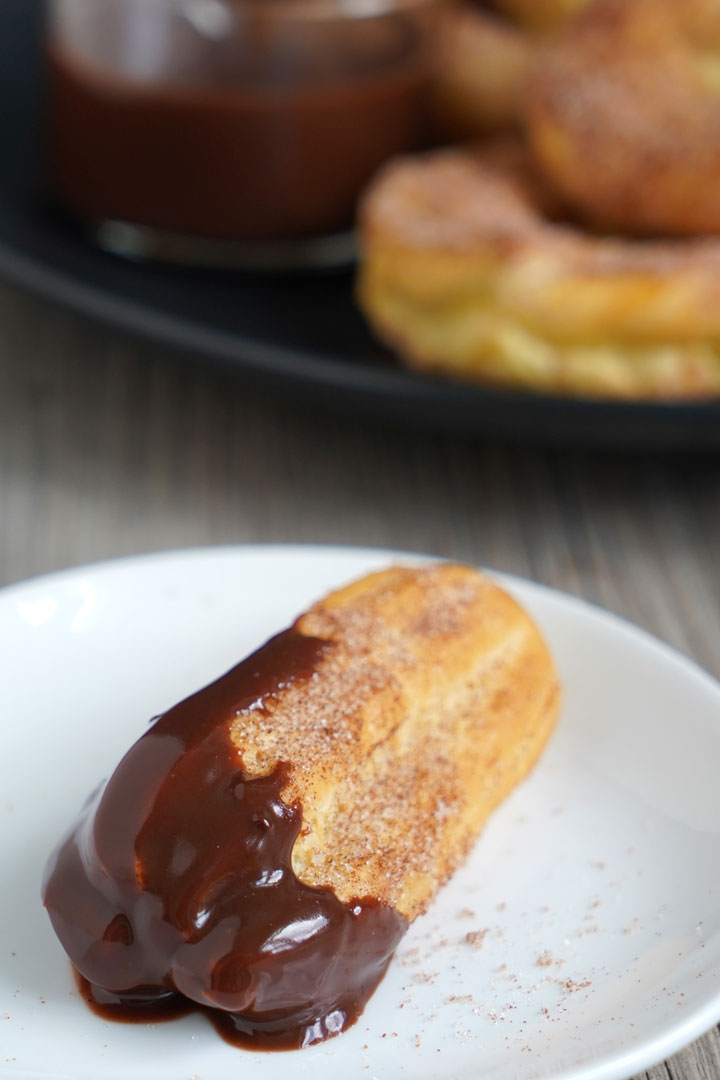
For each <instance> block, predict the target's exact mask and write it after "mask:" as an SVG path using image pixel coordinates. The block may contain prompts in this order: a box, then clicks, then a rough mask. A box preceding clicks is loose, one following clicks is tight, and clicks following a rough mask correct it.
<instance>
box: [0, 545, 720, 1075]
mask: <svg viewBox="0 0 720 1080" xmlns="http://www.w3.org/2000/svg"><path fill="white" fill-rule="evenodd" d="M402 558H403V557H402V556H398V555H394V554H392V553H388V552H371V551H359V550H348V549H335V548H294V547H293V548H291V547H255V548H239V549H237V548H236V549H233V548H230V549H221V550H209V551H196V552H181V553H177V554H170V555H161V556H153V557H149V558H142V559H132V560H127V561H122V562H116V563H109V564H104V565H100V566H96V567H91V568H89V569H80V570H74V571H70V572H68V573H65V574H59V575H54V576H52V577H47V578H42V579H39V580H37V581H34V582H30V583H28V584H24V585H20V586H15V587H13V588H11V589H7V590H5V591H4V592H3V593H2V594H0V656H1V657H2V662H1V667H2V679H1V680H0V718H1V719H0V865H1V866H2V888H1V890H0V1075H2V1076H12V1077H22V1078H24V1080H29V1078H33V1080H38V1078H41V1077H42V1078H50V1077H52V1078H55V1080H59V1078H63V1080H67V1078H72V1080H110V1078H114V1080H127V1078H128V1077H133V1078H134V1080H229V1078H233V1077H242V1078H243V1080H251V1078H263V1080H279V1078H280V1077H282V1080H288V1078H295V1077H304V1076H312V1077H314V1078H317V1080H330V1078H332V1080H337V1078H338V1077H342V1078H343V1080H354V1078H357V1080H361V1078H367V1080H372V1078H373V1077H374V1078H378V1080H400V1078H402V1077H408V1078H413V1080H431V1078H437V1080H458V1078H463V1080H471V1078H476V1077H477V1078H480V1077H482V1078H483V1080H493V1078H497V1080H500V1078H501V1080H513V1078H515V1077H522V1078H523V1080H531V1078H539V1077H552V1078H554V1080H561V1078H562V1080H571V1078H572V1080H580V1078H582V1080H591V1078H592V1080H601V1078H602V1080H610V1078H622V1077H628V1076H630V1075H632V1074H633V1073H635V1072H637V1071H638V1070H639V1069H641V1068H643V1067H645V1066H648V1065H649V1064H651V1063H653V1062H655V1061H658V1060H660V1059H662V1058H664V1057H666V1056H668V1055H669V1054H671V1053H672V1052H674V1051H675V1050H677V1049H679V1048H680V1047H681V1046H682V1045H684V1044H685V1043H687V1042H689V1041H690V1040H691V1039H693V1038H694V1037H695V1036H697V1035H700V1034H701V1033H702V1032H703V1031H704V1030H706V1029H707V1028H709V1027H710V1026H711V1025H712V1024H713V1023H714V1022H716V1021H717V1020H718V1019H720V902H719V901H720V798H718V785H717V780H716V776H717V769H718V762H719V761H720V687H719V686H718V684H717V683H715V682H714V681H713V680H711V679H710V678H708V677H707V676H706V675H704V674H703V673H702V672H701V671H699V670H698V669H697V668H696V667H694V666H693V665H692V664H690V663H689V662H688V661H686V660H684V659H683V658H682V657H680V656H678V655H677V654H676V653H674V652H672V651H671V650H670V649H668V648H666V647H665V646H663V645H661V644H660V643H659V642H657V641H655V640H654V639H652V638H650V637H649V636H648V635H647V634H645V633H643V632H641V631H639V630H636V629H633V628H632V627H630V626H628V625H627V624H625V623H622V622H620V621H619V620H617V619H615V618H613V617H612V616H610V615H607V614H604V613H602V612H600V611H598V610H595V609H593V608H590V607H588V606H587V605H585V604H582V603H579V602H577V601H575V600H571V599H569V598H567V597H564V596H561V595H558V594H556V593H553V592H550V591H548V590H546V589H543V588H540V587H538V586H535V585H530V584H528V583H526V582H521V581H517V580H512V579H510V580H508V579H503V580H504V581H505V584H506V585H507V587H508V588H510V589H511V591H512V592H514V593H515V594H516V595H517V596H518V598H519V599H520V600H521V602H522V603H524V604H525V605H526V606H527V607H528V608H529V609H530V611H531V612H532V613H533V615H534V616H535V617H536V619H537V620H538V622H539V624H540V625H541V627H542V629H543V631H544V632H545V634H546V635H547V638H548V639H549V642H550V644H551V647H552V649H553V652H554V654H555V657H556V659H557V662H558V665H559V668H560V671H561V676H562V679H563V683H564V687H565V708H564V711H563V715H562V719H561V722H560V725H559V727H558V730H557V732H556V734H555V736H554V737H553V740H552V742H551V744H550V746H549V747H548V750H547V752H546V753H545V755H544V756H543V758H542V760H541V762H540V764H539V766H538V767H537V769H536V770H535V772H534V773H533V775H532V776H531V778H530V779H529V780H528V781H527V782H526V783H525V784H524V785H522V787H521V788H519V789H518V790H517V791H516V792H515V793H514V794H513V795H512V797H511V798H510V799H509V800H508V801H507V802H506V803H505V804H504V805H503V807H502V808H501V809H500V810H499V811H498V813H496V815H495V816H494V818H493V819H492V821H491V822H490V824H489V826H488V828H487V829H486V831H485V833H484V835H483V836H482V837H481V839H480V842H479V843H478V845H477V847H476V848H475V851H474V853H473V855H472V857H471V859H470V861H469V863H468V864H467V866H466V867H465V868H464V869H463V870H462V871H461V872H460V873H459V874H458V875H457V876H456V877H455V879H454V880H453V881H452V882H451V884H450V885H449V886H448V887H446V888H445V889H444V890H443V892H442V893H441V895H440V897H439V899H438V901H437V902H436V903H435V905H434V906H433V908H432V910H431V912H430V913H429V914H428V915H427V916H425V917H424V918H422V919H419V920H418V921H417V922H416V923H415V925H414V926H413V927H412V928H411V930H410V932H409V933H408V935H407V937H406V938H405V940H404V942H403V943H402V945H401V947H400V949H399V952H398V955H397V958H396V960H395V961H394V962H393V964H392V966H391V968H390V970H389V972H388V975H387V977H386V978H385V980H384V982H383V983H382V985H381V986H380V988H379V990H378V991H377V993H376V994H375V996H374V997H373V998H372V1000H371V1002H370V1004H369V1006H368V1008H367V1009H366V1011H365V1013H364V1015H363V1016H362V1017H361V1018H360V1020H359V1022H358V1023H357V1025H356V1026H355V1027H354V1028H352V1029H351V1030H349V1031H348V1032H346V1033H345V1034H344V1035H342V1036H340V1037H339V1038H337V1039H335V1040H332V1041H330V1042H327V1043H324V1044H322V1045H320V1046H318V1047H313V1048H311V1049H308V1050H302V1051H297V1052H292V1053H285V1054H271V1053H260V1054H256V1053H250V1052H247V1051H243V1050H236V1049H233V1048H232V1047H230V1046H227V1045H226V1044H225V1043H223V1042H222V1041H221V1040H220V1039H219V1038H218V1036H217V1035H216V1034H215V1032H214V1030H213V1029H212V1028H211V1027H210V1025H209V1024H208V1023H207V1021H205V1020H204V1019H203V1018H202V1017H200V1016H191V1017H188V1018H186V1019H183V1020H181V1021H176V1022H173V1023H169V1024H157V1025H149V1026H142V1025H141V1026H124V1025H117V1024H109V1023H106V1022H104V1021H102V1020H100V1019H98V1018H97V1017H95V1016H94V1015H92V1014H91V1013H90V1012H88V1011H87V1009H86V1007H85V1005H84V1004H83V1003H82V1002H81V1001H80V999H79V998H78V996H77V993H76V991H75V989H74V986H73V982H72V979H71V976H70V971H69V968H68V964H67V962H66V960H65V958H64V955H63V953H62V952H61V949H60V946H59V945H58V943H57V941H56V939H55V937H54V935H53V933H52V931H51V929H50V925H49V922H48V919H47V917H46V915H45V913H44V911H43V909H42V908H41V906H40V901H39V887H40V877H41V874H42V869H43V864H44V862H45V859H46V857H47V855H48V853H49V852H50V850H51V848H52V847H53V845H54V844H55V841H56V840H57V838H58V836H59V834H60V833H61V832H62V831H63V830H64V829H65V827H66V825H67V824H68V823H69V822H70V821H71V820H72V818H73V817H74V815H75V813H76V812H77V810H78V808H79V807H80V805H81V804H82V802H83V801H84V799H85V796H86V795H87V794H88V792H89V791H90V789H91V788H93V787H94V786H95V785H96V783H97V782H98V780H99V779H101V778H102V777H103V776H106V775H107V774H108V772H109V771H110V770H111V769H112V768H113V766H114V765H115V763H116V762H117V761H118V759H119V757H120V755H121V754H122V752H123V751H124V750H125V749H126V748H127V746H128V745H129V744H130V743H131V742H132V741H133V740H134V739H135V738H136V737H137V736H138V735H140V734H141V733H142V732H143V731H144V730H145V725H146V723H147V718H148V717H150V716H152V715H154V714H156V713H159V712H161V711H162V710H163V709H165V708H166V707H168V706H169V705H171V704H172V703H173V702H174V701H175V700H177V699H178V698H180V697H181V696H183V695H185V694H187V693H188V692H190V691H192V690H194V689H196V688H198V687H199V686H200V685H202V684H204V683H205V682H207V681H208V680H209V679H210V678H212V677H214V676H216V675H218V674H219V673H221V672H222V671H224V670H225V669H226V668H228V667H229V666H231V665H232V664H233V663H235V662H236V661H237V660H238V658H240V657H241V656H242V655H244V654H245V653H246V652H248V651H249V650H250V649H251V648H253V647H254V646H256V645H258V644H259V643H261V642H262V641H263V640H264V639H265V638H266V637H268V636H269V635H270V634H271V633H273V632H274V631H276V630H277V629H279V628H281V627H282V626H283V625H284V624H286V623H287V622H288V621H289V620H290V619H291V618H292V616H293V615H294V614H296V613H297V612H299V611H300V610H302V609H303V608H304V607H305V606H307V604H308V603H309V602H310V601H312V600H313V599H315V598H316V597H318V596H319V595H321V594H322V593H324V592H325V591H327V590H328V589H329V588H331V587H333V586H335V585H338V584H341V583H342V582H344V581H347V580H349V579H351V578H353V577H354V576H358V575H360V574H362V573H364V572H366V571H368V570H370V569H373V568H376V567H378V566H381V565H387V564H388V563H390V562H392V561H398V560H400V559H402Z"/></svg>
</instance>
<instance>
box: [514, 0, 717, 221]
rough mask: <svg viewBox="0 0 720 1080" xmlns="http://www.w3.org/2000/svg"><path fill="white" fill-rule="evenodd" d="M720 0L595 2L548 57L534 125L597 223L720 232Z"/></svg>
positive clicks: (531, 104) (574, 199)
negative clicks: (719, 181)
mask: <svg viewBox="0 0 720 1080" xmlns="http://www.w3.org/2000/svg"><path fill="white" fill-rule="evenodd" d="M719 73H720V0H593V2H592V3H590V4H589V5H588V6H587V7H586V8H584V10H583V11H582V12H581V13H580V14H579V15H578V17H577V18H576V19H574V20H572V21H571V22H569V23H568V24H567V25H566V26H564V27H563V29H562V30H561V31H560V32H559V34H558V35H557V37H556V38H555V39H554V41H553V42H552V44H551V45H550V46H549V47H548V48H547V49H546V50H543V51H542V52H541V53H540V54H539V55H538V56H537V60H536V64H535V70H534V71H533V73H532V75H531V76H530V85H529V89H528V94H527V108H526V116H527V130H528V133H529V137H530V141H531V144H532V147H533V152H534V154H535V157H536V160H537V161H538V163H539V165H540V167H541V168H542V170H543V172H544V173H545V175H546V176H547V178H548V180H550V181H551V182H552V183H553V184H554V185H555V186H556V187H557V189H558V191H559V192H561V193H562V194H563V195H564V196H565V197H566V198H567V199H568V201H569V202H570V203H571V204H572V205H573V206H574V207H575V209H576V211H577V212H579V213H580V214H581V215H582V216H583V218H584V219H585V220H586V221H587V220H589V221H591V222H593V223H594V224H595V225H599V226H600V227H601V228H608V227H610V228H615V229H620V230H623V231H625V232H628V233H635V234H638V233H645V234H647V233H650V234H661V233H666V234H684V235H687V234H705V233H715V234H717V233H720V185H718V182H717V181H718V176H719V175H720V75H719Z"/></svg>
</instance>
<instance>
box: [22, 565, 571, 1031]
mask: <svg viewBox="0 0 720 1080" xmlns="http://www.w3.org/2000/svg"><path fill="white" fill-rule="evenodd" d="M558 699H559V692H558V684H557V679H556V675H555V671H554V669H553V664H552V661H551V659H550V656H549V654H548V651H547V648H546V646H545V644H544V642H543V639H542V637H541V636H540V634H539V632H538V630H537V629H536V627H535V626H534V625H533V623H532V622H531V620H530V618H529V617H528V616H527V614H526V613H525V612H524V611H523V610H522V608H520V607H519V606H518V604H517V603H516V602H515V601H514V600H513V599H511V598H510V596H508V595H507V594H506V593H505V592H503V591H502V590H501V589H500V588H498V587H497V586H496V585H495V584H493V583H492V581H490V580H489V579H488V578H486V577H484V576H483V575H482V574H480V573H478V572H477V571H475V570H473V569H470V568H468V567H463V566H454V565H434V566H431V567H428V568H425V569H390V570H387V571H385V572H381V573H377V574H373V575H371V576H369V577H366V578H363V579H362V580H360V581H357V582H355V583H354V584H351V585H349V586H347V587H346V588H343V589H340V590H339V591H338V592H335V593H332V594H331V595H330V596H328V597H327V598H326V599H325V600H322V601H320V602H319V603H317V604H316V605H315V606H314V607H312V608H310V610H309V611H308V612H307V613H306V614H304V615H302V616H301V617H300V618H299V619H298V620H297V621H296V622H295V623H294V625H293V626H291V627H290V629H288V630H286V631H284V632H283V633H281V634H279V635H278V636H277V637H275V638H272V639H271V640H270V641H269V642H268V643H267V644H266V645H264V646H263V647H262V648H261V649H259V650H258V651H257V652H256V653H254V654H253V655H252V656H250V657H249V658H248V659H247V660H244V661H243V662H242V663H241V664H239V665H238V666H237V667H235V668H233V669H232V670H231V671H230V672H228V673H227V674H226V675H224V676H223V677H222V678H221V679H219V680H218V681H217V682H215V683H213V684H211V685H210V686H209V687H207V688H206V689H204V690H201V691H200V692H199V693H197V694H195V695H194V696H192V697H190V698H188V699H187V700H186V701H183V702H181V704H179V705H177V706H175V708H173V709H171V710H170V711H169V712H167V713H165V714H164V715H163V716H161V717H160V718H159V719H157V720H156V721H155V722H154V723H153V725H152V727H151V728H150V729H149V730H148V731H147V733H146V734H145V735H143V737H142V738H141V739H140V740H139V741H138V742H137V743H136V744H135V745H134V746H133V747H132V748H131V749H130V750H129V751H128V753H127V754H126V756H125V757H124V758H123V760H122V761H121V762H120V764H119V765H118V767H117V769H116V771H115V773H114V774H113V776H112V777H111V778H110V780H109V781H108V782H107V784H105V785H104V786H103V787H102V788H101V789H100V790H99V791H98V793H97V794H96V795H95V796H94V797H93V799H92V800H91V801H90V803H89V804H88V806H87V807H86V808H85V810H84V812H83V814H82V816H81V818H80V821H79V823H78V824H77V825H76V826H75V828H74V829H73V831H72V832H71V833H70V835H69V837H68V838H67V839H65V840H64V841H63V842H62V843H61V845H60V847H59V848H58V849H57V851H56V852H55V854H54V855H53V857H52V859H51V861H50V863H49V865H48V868H47V871H46V877H45V882H44V889H43V895H44V902H45V905H46V907H47V908H48V911H49V914H50V918H51V920H52V923H53V926H54V928H55V930H56V932H57V934H58V936H59V938H60V940H61V942H62V944H63V945H64V947H65V949H66V951H67V952H68V954H69V956H70V959H71V960H72V962H73V964H74V965H75V966H76V968H77V969H78V971H79V972H80V973H81V974H82V976H84V978H85V979H86V980H87V981H88V983H87V984H86V989H87V992H88V995H89V997H90V998H92V999H93V1000H94V1001H95V1002H100V1003H102V1004H105V1005H106V1006H107V1007H108V1008H110V1010H111V1011H112V1008H113V1007H115V1008H116V1009H121V1010H123V1009H124V1010H126V1011H127V1010H128V1009H129V1008H132V1007H133V1005H134V1006H135V1007H136V1009H137V1012H138V1014H139V1015H140V1016H143V1015H146V1014H147V1015H148V1016H149V1017H152V1016H153V1009H156V1010H157V1009H160V1010H161V1011H163V1010H165V1011H167V1010H168V1009H170V1010H172V1008H173V1007H174V1005H175V1004H178V1003H182V1002H183V1001H185V1000H186V999H189V1001H190V1002H193V1003H197V1004H199V1005H200V1006H205V1007H208V1014H209V1015H210V1016H211V1018H213V1019H214V1021H215V1023H216V1025H217V1026H218V1027H219V1029H220V1030H221V1031H222V1032H223V1033H224V1034H225V1035H226V1036H227V1037H229V1038H230V1039H231V1041H236V1042H240V1043H243V1044H248V1043H249V1044H253V1045H261V1046H281V1047H289V1046H302V1045H307V1044H309V1043H312V1042H316V1041H318V1040H320V1039H323V1038H326V1037H328V1036H330V1035H334V1034H337V1033H338V1032H340V1031H341V1030H343V1028H345V1027H346V1026H347V1025H348V1024H350V1023H352V1022H353V1020H354V1019H356V1017H357V1016H358V1014H359V1012H360V1011H361V1010H362V1008H363V1006H364V1004H365V1002H366V1000H367V998H368V997H369V995H370V994H371V993H372V991H373V989H374V988H375V986H376V985H377V983H378V981H379V980H380V979H381V977H382V975H383V973H384V971H385V969H386V966H387V964H388V962H389V960H390V958H391V956H392V953H393V950H394V949H395V947H396V945H397V943H398V941H399V940H400V938H401V937H402V935H403V933H404V932H405V930H406V929H407V927H408V925H409V923H411V922H412V920H413V919H415V918H416V917H417V916H418V915H420V914H421V913H422V912H423V911H424V910H425V909H426V907H427V906H428V904H429V903H430V902H431V900H432V898H433V896H434V895H435V893H436V892H437V890H438V888H439V887H440V886H441V885H442V884H443V882H445V881H447V880H448V878H449V877H450V875H451V874H452V873H453V872H454V871H455V870H456V869H457V867H458V866H459V865H460V863H461V862H462V861H463V860H464V858H465V857H466V855H467V854H468V851H469V850H470V848H471V846H472V844H473V842H474V841H475V839H476V837H477V835H478V833H479V831H480V829H481V828H482V826H483V824H484V822H485V820H486V819H487V817H488V815H489V814H490V813H491V811H492V810H493V809H494V808H495V807H496V806H497V805H498V804H499V803H500V802H501V800H502V799H504V798H505V796H506V795H507V794H508V793H509V792H510V790H511V789H512V788H513V787H514V786H515V785H516V784H517V783H518V782H519V781H520V780H522V779H523V777H525V776H526V774H527V773H528V771H529V770H530V768H531V767H532V765H533V764H534V763H535V761H536V759H537V757H538V755H539V754H540V751H541V750H542V748H543V746H544V744H545V742H546V740H547V738H548V736H549V734H550V732H551V729H552V727H553V724H554V721H555V718H556V713H557V708H558ZM181 995H182V996H181Z"/></svg>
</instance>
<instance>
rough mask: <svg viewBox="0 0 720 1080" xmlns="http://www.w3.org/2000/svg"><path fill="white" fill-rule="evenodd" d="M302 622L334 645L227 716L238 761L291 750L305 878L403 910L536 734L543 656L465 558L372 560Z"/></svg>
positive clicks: (545, 671)
mask: <svg viewBox="0 0 720 1080" xmlns="http://www.w3.org/2000/svg"><path fill="white" fill-rule="evenodd" d="M296 629H297V630H299V631H300V632H301V633H302V634H307V635H310V636H313V637H320V638H322V639H323V640H326V641H329V642H331V646H330V648H329V649H328V650H327V652H326V653H325V654H324V657H323V659H322V660H321V661H320V664H319V667H318V670H317V672H316V674H315V676H314V677H313V679H312V680H311V682H310V683H309V684H305V685H290V686H288V687H286V688H285V689H283V690H282V692H281V693H280V694H279V695H278V696H277V700H276V701H275V703H274V705H273V706H272V707H271V708H270V713H269V715H267V714H265V713H263V712H261V711H259V710H255V711H251V710H249V711H247V712H246V713H243V714H241V715H239V716H238V717H237V718H236V720H235V721H234V723H233V727H232V734H233V739H234V741H235V743H236V745H237V746H238V748H239V749H240V750H241V752H242V756H243V767H244V769H245V770H247V771H248V773H249V774H250V775H260V774H264V773H267V772H269V771H270V770H271V769H272V767H273V766H274V764H275V763H276V762H277V761H278V760H286V761H289V762H290V764H291V771H290V774H289V779H288V784H287V787H286V788H285V790H284V792H283V797H284V798H285V800H286V801H287V802H289V803H293V802H295V801H299V802H300V803H301V805H302V807H303V822H304V828H303V832H302V834H301V836H300V838H299V839H298V841H297V843H296V845H295V848H294V850H293V867H294V869H295V871H296V873H297V874H298V876H299V877H301V878H302V880H303V881H305V882H306V883H308V884H310V885H313V886H330V887H332V888H333V889H334V890H335V892H336V893H337V895H338V896H339V897H340V898H341V899H343V900H344V901H349V900H351V899H353V898H354V897H363V896H374V897H377V898H378V899H380V900H381V901H384V902H385V903H387V904H390V905H391V906H393V907H395V908H396V909H397V910H398V911H399V912H400V913H401V914H402V915H404V916H406V917H407V918H408V919H410V920H412V919H413V918H415V916H416V915H418V914H419V913H420V912H421V911H423V910H424V909H425V908H426V906H427V904H428V903H429V901H430V900H431V899H432V896H433V895H434V893H435V891H436V890H437V888H438V887H439V885H440V884H442V882H444V881H445V880H447V878H448V877H449V876H450V875H451V874H452V873H453V872H454V870H455V869H457V867H458V865H459V864H460V863H461V862H462V860H463V859H464V858H465V856H466V854H467V852H468V850H469V848H470V846H471V845H472V843H473V842H474V840H475V839H476V837H477V835H478V833H479V831H480V829H481V827H482V825H483V823H484V822H485V820H486V818H487V816H488V815H489V813H490V812H491V811H492V810H493V809H494V808H495V807H496V806H497V805H498V803H499V802H500V801H501V800H502V799H503V798H504V797H505V796H506V795H507V794H508V793H509V791H510V790H511V789H512V787H514V786H515V785H516V784H517V783H518V782H519V781H520V780H521V779H522V778H523V777H524V776H525V775H526V774H527V772H528V771H529V769H530V768H531V767H532V765H533V764H534V762H535V760H536V758H537V757H538V755H539V753H540V751H541V749H542V747H543V746H544V744H545V742H546V740H547V738H548V736H549V734H550V731H551V729H552V727H553V724H554V722H555V718H556V714H557V708H558V700H559V691H558V684H557V678H556V675H555V672H554V669H553V665H552V661H551V659H550V657H549V654H548V652H547V649H546V646H545V644H544V642H543V640H542V638H541V636H540V634H539V633H538V631H537V629H536V628H535V626H534V625H533V623H532V622H531V620H530V619H529V617H528V616H527V615H526V614H525V612H524V611H523V610H522V609H521V608H520V607H519V605H518V604H517V603H516V602H515V601H514V600H512V599H511V598H510V597H509V596H508V595H507V594H506V593H505V592H503V591H502V590H501V589H499V588H498V587H497V586H496V585H494V584H493V583H492V582H491V581H489V580H488V579H487V578H486V577H484V576H483V575H481V574H479V573H478V572H477V571H475V570H472V569H470V568H469V567H464V566H451V565H436V566H432V567H429V568H425V569H421V570H416V569H403V568H395V569H391V570H388V571H385V572H381V573H379V574H373V575H371V576H369V577H367V578H363V579H362V580H361V581H358V582H355V583H354V584H352V585H350V586H348V587H347V588H345V589H341V590H339V591H338V592H335V593H333V594H332V595H331V596H329V597H327V598H326V599H325V600H323V601H321V602H320V603H318V604H316V605H315V606H314V607H313V608H311V609H310V610H309V611H308V612H307V613H306V614H305V615H303V616H301V617H300V619H299V620H298V622H297V624H296Z"/></svg>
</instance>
